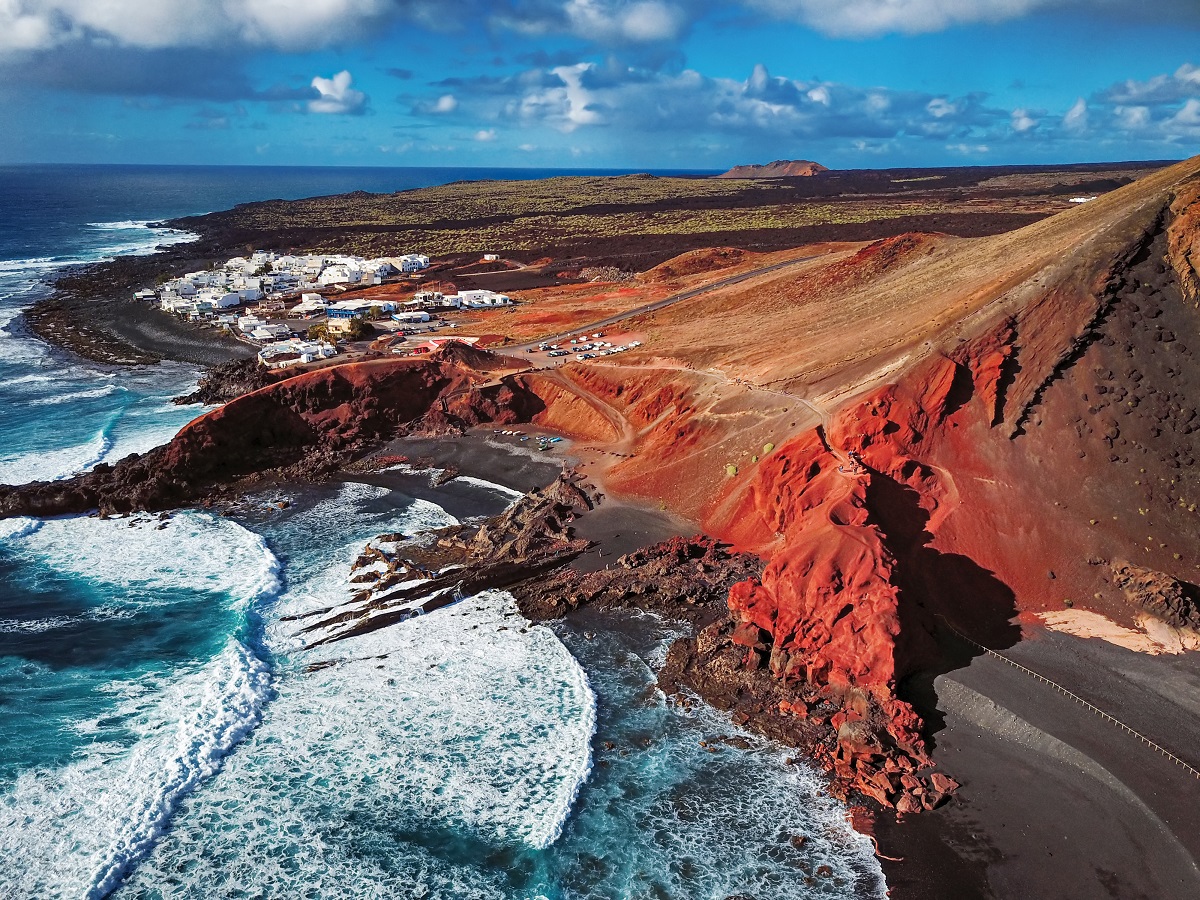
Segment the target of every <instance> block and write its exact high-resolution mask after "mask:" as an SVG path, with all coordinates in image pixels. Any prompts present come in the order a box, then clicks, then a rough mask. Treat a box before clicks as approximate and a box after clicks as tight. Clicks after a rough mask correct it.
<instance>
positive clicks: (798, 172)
mask: <svg viewBox="0 0 1200 900" xmlns="http://www.w3.org/2000/svg"><path fill="white" fill-rule="evenodd" d="M828 171H829V169H828V168H827V167H826V166H823V165H821V164H820V163H815V162H811V161H810V160H807V159H777V160H775V162H771V163H767V164H766V165H765V166H764V165H745V166H734V167H733V168H732V169H730V170H729V171H728V172H722V173H721V174H720V175H718V176H717V177H718V178H808V177H811V176H813V175H819V174H820V173H821V172H828Z"/></svg>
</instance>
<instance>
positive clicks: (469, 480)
mask: <svg viewBox="0 0 1200 900" xmlns="http://www.w3.org/2000/svg"><path fill="white" fill-rule="evenodd" d="M453 480H454V481H458V482H461V483H463V484H469V485H471V486H473V487H477V488H482V489H483V490H485V491H491V492H492V493H495V494H503V495H504V496H505V497H508V498H510V499H512V500H519V499H520V498H521V497H524V496H525V495H524V493H522V492H521V491H516V490H513V489H512V488H510V487H506V486H504V485H503V484H496V483H495V482H494V481H484V480H483V479H482V478H473V477H471V476H470V475H459V476H457V477H455V478H454V479H453Z"/></svg>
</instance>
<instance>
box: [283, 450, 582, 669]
mask: <svg viewBox="0 0 1200 900" xmlns="http://www.w3.org/2000/svg"><path fill="white" fill-rule="evenodd" d="M596 502H597V494H596V492H595V489H594V488H593V487H592V485H590V484H588V483H587V482H585V481H582V480H581V479H580V478H579V476H577V475H576V474H574V473H572V472H564V473H563V475H561V476H560V477H559V478H558V479H556V480H555V481H554V482H552V483H551V484H549V485H548V486H546V487H544V488H541V489H539V490H535V491H530V492H529V493H527V494H525V496H523V497H522V498H521V499H520V500H518V501H517V502H516V503H515V504H513V505H512V506H511V507H510V508H509V509H508V510H506V511H505V512H503V513H501V514H500V515H498V516H493V517H492V518H490V519H487V520H486V521H484V522H482V523H472V524H465V525H463V524H460V525H453V526H450V527H448V528H442V529H439V530H436V531H432V532H427V533H425V534H422V535H420V536H417V537H415V538H408V537H406V536H405V535H401V534H386V535H380V536H379V537H377V538H376V539H375V540H374V541H372V542H371V543H369V544H368V545H367V546H366V547H365V548H364V549H363V552H362V553H361V554H360V555H359V557H358V559H357V560H356V561H355V564H354V566H353V568H352V569H351V579H350V581H351V584H352V585H361V586H362V587H361V589H360V590H358V591H357V592H356V593H355V594H354V596H353V597H352V598H351V599H350V600H349V601H348V602H347V603H344V604H341V605H339V606H335V607H329V608H326V609H319V610H313V611H310V612H308V613H305V614H304V615H303V616H299V617H294V619H293V620H299V621H303V622H304V623H305V624H304V626H303V628H302V630H301V634H303V635H305V636H307V637H308V638H309V641H310V643H309V646H318V645H320V644H329V643H334V642H336V641H340V640H344V639H346V638H349V637H354V636H356V635H361V634H367V633H369V632H372V631H376V630H378V629H380V628H385V627H388V626H390V625H395V624H398V623H400V622H404V621H406V620H407V619H410V618H412V617H413V616H416V615H422V614H424V613H428V612H432V611H433V610H436V609H439V608H441V607H443V606H448V605H450V604H452V603H454V602H456V601H457V600H459V599H461V598H462V597H464V596H470V595H473V594H478V593H480V592H481V591H486V590H502V589H507V588H512V587H513V586H514V585H518V584H521V583H523V582H528V581H529V580H530V579H536V580H537V583H539V584H541V583H545V582H546V581H547V580H553V579H554V578H555V577H557V575H556V573H559V572H561V570H562V567H563V566H565V565H566V564H567V563H569V562H571V561H572V560H573V559H575V557H577V556H578V555H579V554H580V553H582V552H583V551H585V550H587V549H588V548H589V547H590V546H591V543H590V542H589V541H586V540H582V539H579V538H576V537H575V535H574V529H573V527H572V524H571V523H572V522H574V521H575V520H576V519H577V518H578V517H579V516H580V515H583V514H584V513H586V512H587V511H588V510H590V509H591V508H592V507H593V505H594V504H595V503H596ZM414 581H416V582H417V583H416V584H413V583H412V582H414Z"/></svg>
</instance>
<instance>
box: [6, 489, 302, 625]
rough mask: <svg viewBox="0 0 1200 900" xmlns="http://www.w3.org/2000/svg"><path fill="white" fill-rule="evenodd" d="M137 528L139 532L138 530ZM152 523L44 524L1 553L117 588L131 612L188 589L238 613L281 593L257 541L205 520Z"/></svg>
mask: <svg viewBox="0 0 1200 900" xmlns="http://www.w3.org/2000/svg"><path fill="white" fill-rule="evenodd" d="M137 523H140V524H137ZM159 524H161V523H159V522H158V520H157V519H152V518H139V517H132V518H124V519H93V518H88V517H70V518H62V519H48V520H46V521H45V522H43V523H42V524H41V527H39V528H36V529H32V530H29V531H28V532H27V533H25V534H20V535H18V536H15V537H13V538H10V539H8V540H6V545H7V546H9V547H11V548H12V549H13V550H14V551H17V552H20V553H22V554H24V555H25V556H26V557H27V558H29V559H34V560H37V561H39V562H41V563H42V564H44V565H47V566H49V567H50V568H53V569H54V570H55V571H57V572H60V573H64V574H69V575H72V576H74V577H75V578H78V579H80V580H84V581H90V582H92V583H93V584H103V585H119V586H121V588H122V589H123V591H122V599H123V601H124V602H125V603H126V604H127V605H129V604H147V605H155V604H158V603H160V602H162V598H163V597H164V595H165V594H166V592H169V591H172V590H178V589H179V588H180V587H187V588H189V589H191V590H195V591H201V592H208V593H212V594H222V595H225V596H227V597H228V598H230V602H233V603H235V604H237V605H238V606H239V607H240V606H244V605H246V604H247V603H250V602H252V601H254V600H255V599H257V598H259V597H263V596H267V595H269V594H273V593H274V592H276V591H277V590H278V589H279V562H278V560H277V559H276V558H275V556H274V554H272V553H271V551H270V550H269V549H268V548H267V545H266V543H265V542H264V541H263V539H262V538H261V537H259V536H258V535H256V534H253V533H252V532H250V531H247V530H246V529H244V528H242V527H241V526H240V525H236V524H234V523H233V522H230V521H227V520H225V519H220V518H218V517H216V516H212V515H209V514H207V513H199V512H186V513H180V514H178V515H176V516H174V517H173V518H171V519H170V520H168V521H167V523H166V526H167V527H166V528H163V529H161V530H159V528H158V525H159Z"/></svg>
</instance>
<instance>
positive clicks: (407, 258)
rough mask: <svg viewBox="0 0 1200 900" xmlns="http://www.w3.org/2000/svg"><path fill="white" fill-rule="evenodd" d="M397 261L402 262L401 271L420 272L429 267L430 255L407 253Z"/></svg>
mask: <svg viewBox="0 0 1200 900" xmlns="http://www.w3.org/2000/svg"><path fill="white" fill-rule="evenodd" d="M397 262H399V263H400V271H401V272H405V273H410V272H420V271H421V270H422V269H428V268H429V257H428V256H423V255H422V254H420V253H406V254H405V255H404V256H401V257H400V258H399V259H398V260H397Z"/></svg>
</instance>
